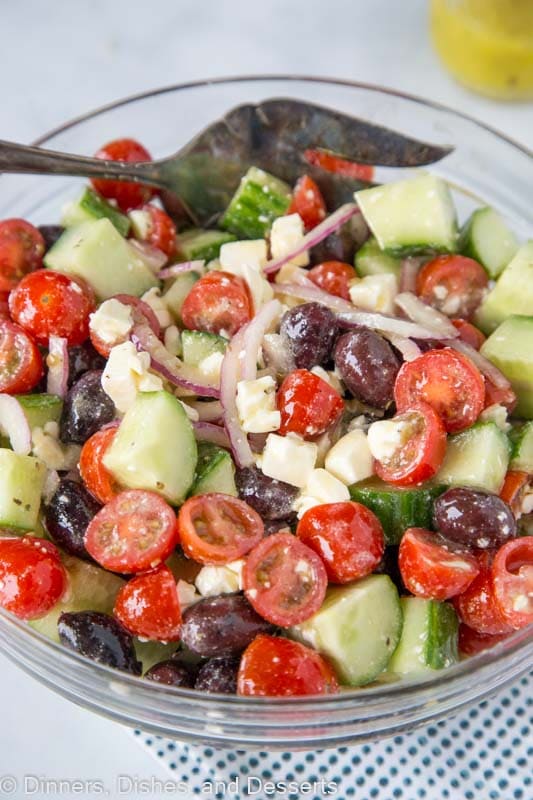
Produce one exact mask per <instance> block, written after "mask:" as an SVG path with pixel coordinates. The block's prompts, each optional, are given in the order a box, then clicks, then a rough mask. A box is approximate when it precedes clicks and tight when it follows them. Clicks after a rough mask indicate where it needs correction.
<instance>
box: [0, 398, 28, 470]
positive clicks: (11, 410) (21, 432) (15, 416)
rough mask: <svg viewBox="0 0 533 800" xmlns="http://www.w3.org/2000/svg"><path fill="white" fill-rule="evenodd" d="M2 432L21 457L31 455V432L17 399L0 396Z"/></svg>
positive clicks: (0, 425) (0, 427)
mask: <svg viewBox="0 0 533 800" xmlns="http://www.w3.org/2000/svg"><path fill="white" fill-rule="evenodd" d="M0 430H1V431H2V433H4V434H5V435H6V436H7V437H8V439H9V441H10V443H11V447H12V448H13V451H14V452H15V453H18V455H21V456H27V455H28V454H29V453H31V430H30V426H29V423H28V420H27V419H26V415H25V413H24V411H23V410H22V406H21V405H20V403H19V401H18V400H17V399H16V397H12V396H11V395H9V394H0Z"/></svg>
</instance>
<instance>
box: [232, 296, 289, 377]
mask: <svg viewBox="0 0 533 800" xmlns="http://www.w3.org/2000/svg"><path fill="white" fill-rule="evenodd" d="M281 311H282V307H281V303H280V302H279V300H270V301H269V302H268V303H265V305H264V306H263V308H262V309H261V310H260V311H259V313H258V314H256V315H255V317H254V318H253V319H252V320H251V321H250V322H249V323H248V324H247V325H246V326H245V327H244V328H243V350H244V354H243V356H242V360H241V377H242V380H244V381H253V380H255V378H256V377H257V358H258V355H259V350H260V347H261V344H262V342H263V338H264V336H265V333H266V332H267V331H268V329H269V328H270V326H271V325H272V324H273V323H274V322H276V321H277V320H278V319H279V317H280V316H281Z"/></svg>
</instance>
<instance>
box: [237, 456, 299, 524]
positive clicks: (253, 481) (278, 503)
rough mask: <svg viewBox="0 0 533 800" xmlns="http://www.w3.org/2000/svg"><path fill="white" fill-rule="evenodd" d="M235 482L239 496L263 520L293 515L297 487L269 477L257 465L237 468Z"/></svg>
mask: <svg viewBox="0 0 533 800" xmlns="http://www.w3.org/2000/svg"><path fill="white" fill-rule="evenodd" d="M235 483H236V486H237V491H238V492H239V497H240V498H241V500H244V501H245V502H246V503H248V505H250V506H252V508H253V509H255V510H256V511H257V513H258V514H260V515H261V516H262V517H263V519H265V520H278V519H285V518H287V517H291V516H292V515H293V510H292V504H293V503H294V500H295V499H296V495H297V494H298V489H296V488H295V487H294V486H291V485H290V484H289V483H285V482H284V481H277V480H275V478H269V477H268V475H265V474H264V473H263V472H261V470H260V469H257V467H245V468H244V469H238V470H237V473H236V475H235Z"/></svg>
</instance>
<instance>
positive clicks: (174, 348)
mask: <svg viewBox="0 0 533 800" xmlns="http://www.w3.org/2000/svg"><path fill="white" fill-rule="evenodd" d="M164 342H165V347H166V348H167V350H168V352H169V353H172V355H173V356H179V355H181V335H180V331H179V328H178V327H177V326H176V325H169V326H168V328H166V330H165V337H164Z"/></svg>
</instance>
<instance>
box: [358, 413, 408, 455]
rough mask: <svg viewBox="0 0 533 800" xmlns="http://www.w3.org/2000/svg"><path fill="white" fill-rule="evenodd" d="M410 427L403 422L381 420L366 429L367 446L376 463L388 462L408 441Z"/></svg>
mask: <svg viewBox="0 0 533 800" xmlns="http://www.w3.org/2000/svg"><path fill="white" fill-rule="evenodd" d="M409 436H410V426H409V424H408V423H406V422H404V421H401V420H400V421H398V420H394V419H383V420H379V421H378V422H373V423H372V425H370V427H369V429H368V446H369V448H370V452H371V453H372V455H373V456H374V458H376V459H377V460H378V461H388V460H389V459H391V458H392V457H393V456H394V454H395V453H396V452H397V451H398V450H399V449H400V448H401V447H403V445H404V444H405V443H406V442H407V441H408V440H409Z"/></svg>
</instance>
